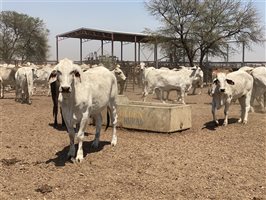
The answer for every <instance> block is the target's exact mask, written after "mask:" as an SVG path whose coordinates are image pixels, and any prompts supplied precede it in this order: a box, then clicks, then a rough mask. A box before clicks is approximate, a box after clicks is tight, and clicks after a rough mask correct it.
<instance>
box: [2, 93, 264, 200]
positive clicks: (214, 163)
mask: <svg viewBox="0 0 266 200" xmlns="http://www.w3.org/2000/svg"><path fill="white" fill-rule="evenodd" d="M206 91H207V88H204V90H203V94H202V95H189V96H187V97H186V102H187V104H189V105H191V107H192V128H190V129H188V130H185V131H182V132H175V133H172V134H162V133H154V132H152V133H151V132H144V131H135V130H127V129H122V128H118V131H117V132H118V144H117V146H116V147H111V145H110V140H111V128H109V129H108V130H107V131H106V132H104V131H103V132H102V135H101V143H100V146H99V148H98V149H92V148H91V142H92V140H93V138H94V127H93V126H89V127H88V128H87V131H86V137H85V142H84V146H83V147H84V154H85V159H84V161H83V162H82V163H71V162H69V161H68V160H67V152H68V149H69V138H68V135H67V133H66V131H65V130H62V129H55V128H53V124H52V122H53V117H52V100H51V97H47V96H45V95H41V94H37V95H35V96H33V103H32V105H27V104H20V103H17V102H15V101H14V93H13V92H10V93H7V94H6V98H5V99H0V109H1V110H0V113H1V116H0V121H1V127H0V128H1V153H0V162H1V171H0V178H1V179H0V187H1V193H0V199H2V200H11V199H15V200H17V199H33V200H39V199H86V200H88V199H89V200H94V199H132V200H133V199H134V200H136V199H141V200H143V199H145V200H146V199H151V200H154V199H171V200H172V199H177V200H179V199H180V200H182V199H189V200H190V199H219V200H220V199H222V200H224V199H226V200H227V199H232V200H238V199H239V200H246V199H247V200H248V199H250V200H262V199H266V190H265V187H266V182H265V180H266V154H265V152H266V140H265V137H266V114H265V113H261V112H255V113H250V114H249V122H248V124H246V125H242V124H238V123H237V122H236V121H237V118H238V117H239V112H240V106H239V104H238V103H235V104H233V105H231V107H230V114H229V125H228V126H226V127H223V126H218V127H215V126H214V125H213V123H212V122H211V120H212V116H211V105H210V102H211V98H210V97H209V96H208V95H207V92H206ZM126 95H127V96H128V97H129V99H132V100H140V98H141V95H140V90H138V89H135V91H134V92H133V91H127V92H126ZM174 95H175V94H172V96H171V98H174ZM149 100H150V101H156V100H155V98H154V97H153V96H150V97H149ZM218 117H219V119H220V120H219V122H220V124H222V122H223V120H222V118H223V111H222V110H219V112H218ZM60 122H61V120H60Z"/></svg>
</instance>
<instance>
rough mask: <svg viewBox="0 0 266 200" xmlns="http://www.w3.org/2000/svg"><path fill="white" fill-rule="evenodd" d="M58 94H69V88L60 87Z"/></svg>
mask: <svg viewBox="0 0 266 200" xmlns="http://www.w3.org/2000/svg"><path fill="white" fill-rule="evenodd" d="M59 92H61V93H70V92H71V88H70V87H69V86H61V87H60V89H59Z"/></svg>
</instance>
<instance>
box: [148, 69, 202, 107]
mask: <svg viewBox="0 0 266 200" xmlns="http://www.w3.org/2000/svg"><path fill="white" fill-rule="evenodd" d="M200 71H201V69H200V68H198V67H196V68H194V69H192V70H188V69H181V70H179V71H172V70H160V69H154V70H150V71H149V72H148V73H147V75H146V80H145V87H144V94H143V101H145V100H146V96H147V95H148V94H149V93H154V90H155V89H156V88H158V89H160V91H161V93H162V91H170V90H177V91H180V96H181V103H183V104H185V101H184V96H185V92H186V91H189V90H190V89H191V87H192V82H193V80H195V79H196V78H197V77H198V75H199V73H200ZM161 102H164V101H163V99H162V94H161Z"/></svg>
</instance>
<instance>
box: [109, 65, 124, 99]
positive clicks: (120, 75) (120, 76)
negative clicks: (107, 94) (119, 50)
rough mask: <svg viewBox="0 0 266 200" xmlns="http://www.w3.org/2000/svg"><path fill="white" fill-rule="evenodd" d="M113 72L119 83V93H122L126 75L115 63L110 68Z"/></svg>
mask: <svg viewBox="0 0 266 200" xmlns="http://www.w3.org/2000/svg"><path fill="white" fill-rule="evenodd" d="M112 72H113V73H114V75H115V77H116V80H117V84H118V85H119V94H120V95H122V94H123V93H124V89H125V83H126V79H127V77H126V76H125V74H124V72H123V71H122V70H121V68H120V65H116V67H115V68H114V69H113V70H112Z"/></svg>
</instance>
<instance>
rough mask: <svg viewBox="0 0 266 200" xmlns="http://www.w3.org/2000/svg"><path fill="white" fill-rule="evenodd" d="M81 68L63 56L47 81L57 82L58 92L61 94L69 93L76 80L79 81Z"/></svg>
mask: <svg viewBox="0 0 266 200" xmlns="http://www.w3.org/2000/svg"><path fill="white" fill-rule="evenodd" d="M81 73H82V70H81V68H80V67H79V66H78V65H75V64H74V63H73V62H72V61H71V60H69V59H67V58H65V59H63V60H61V61H60V62H59V63H58V64H57V65H56V66H55V67H54V69H53V71H52V72H51V74H50V76H49V83H50V84H51V83H52V82H54V81H58V82H59V85H60V86H59V92H61V93H62V94H68V93H71V92H72V90H73V87H74V86H75V83H76V82H81V77H80V76H81Z"/></svg>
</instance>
